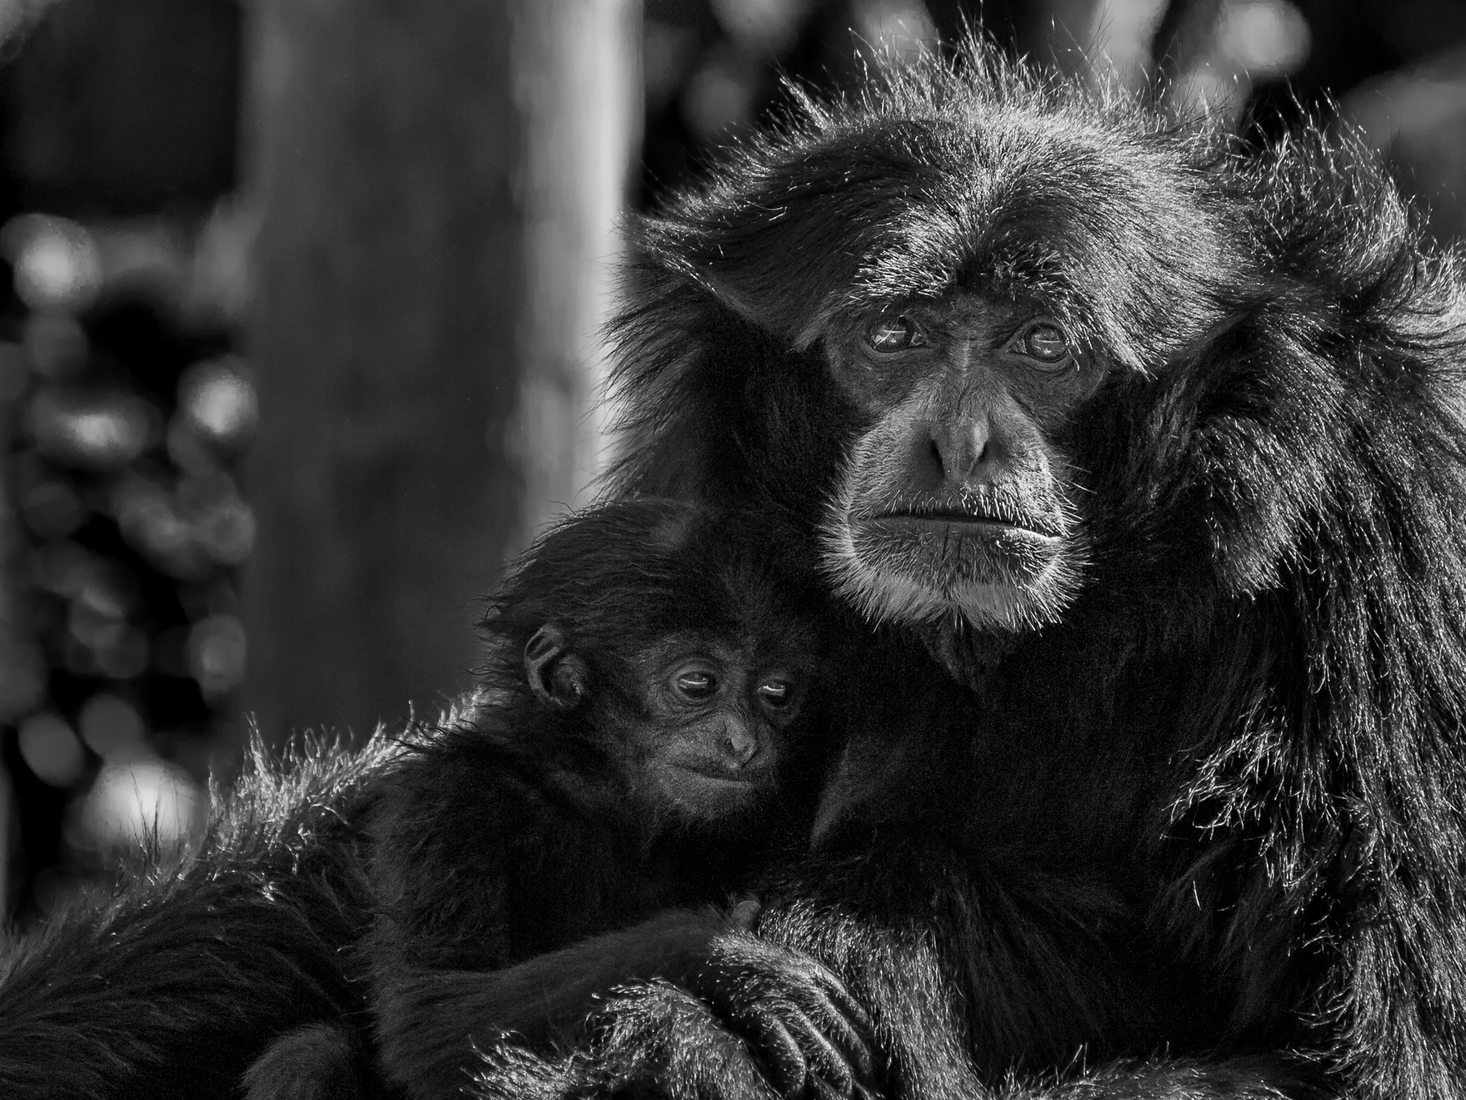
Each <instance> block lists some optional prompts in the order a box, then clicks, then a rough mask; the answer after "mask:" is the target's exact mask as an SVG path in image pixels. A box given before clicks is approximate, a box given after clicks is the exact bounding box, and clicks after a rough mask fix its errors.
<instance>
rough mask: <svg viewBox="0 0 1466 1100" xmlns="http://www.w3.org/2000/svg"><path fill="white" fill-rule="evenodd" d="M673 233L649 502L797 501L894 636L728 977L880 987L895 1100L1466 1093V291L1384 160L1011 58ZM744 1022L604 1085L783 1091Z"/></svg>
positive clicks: (639, 404) (691, 212)
mask: <svg viewBox="0 0 1466 1100" xmlns="http://www.w3.org/2000/svg"><path fill="white" fill-rule="evenodd" d="M638 249H639V250H638V253H637V259H636V261H635V263H634V265H633V267H632V270H631V273H630V276H629V306H628V307H627V309H626V310H625V312H624V314H623V315H622V316H621V318H620V320H619V323H618V326H617V333H618V336H619V349H618V354H619V366H618V374H617V391H618V395H619V397H620V399H621V400H622V401H623V402H624V403H625V408H626V413H625V417H624V420H623V422H622V430H623V433H624V437H623V439H624V449H623V451H622V457H621V460H620V464H619V466H618V467H617V469H616V471H615V474H614V485H615V487H616V489H617V491H619V492H621V493H627V494H634V493H654V494H659V495H673V496H681V497H685V498H689V499H694V500H709V501H718V502H728V501H735V502H740V503H742V504H745V505H749V506H754V507H758V508H762V509H764V510H765V511H766V512H767V513H768V514H770V515H773V514H779V515H781V516H792V517H796V519H797V520H800V521H802V522H803V525H804V538H805V549H804V550H803V553H805V554H807V555H808V556H809V557H810V558H811V559H812V560H818V561H819V562H820V563H821V564H822V566H823V568H824V571H825V574H826V576H827V577H828V581H829V583H830V585H831V586H832V588H833V590H834V591H835V592H836V593H837V594H838V595H839V596H840V597H841V598H842V599H843V600H845V601H847V602H848V603H849V604H850V605H852V606H853V607H855V608H857V609H859V610H860V611H862V612H863V613H864V615H865V616H866V618H867V619H868V620H869V621H870V623H872V624H874V625H875V626H876V627H878V628H879V630H880V631H881V632H882V633H883V634H884V635H886V639H885V641H883V642H881V643H879V644H881V645H884V646H886V647H887V652H886V653H885V654H884V655H882V654H880V653H879V652H878V651H876V652H870V653H867V654H866V656H865V660H866V661H867V663H868V668H867V669H866V671H864V672H862V673H859V674H856V675H854V676H852V677H851V678H850V679H851V682H853V683H859V684H863V685H864V690H863V691H861V692H859V693H857V694H856V695H854V696H853V697H852V699H850V700H848V701H847V702H848V704H849V706H850V708H851V714H850V718H849V721H850V722H851V724H852V727H853V729H854V734H853V739H852V742H851V744H850V746H849V748H848V749H847V751H846V753H845V756H844V759H843V763H842V764H841V767H840V770H839V772H838V774H837V775H836V777H835V780H834V782H833V783H832V786H831V788H830V790H829V791H828V792H827V795H826V799H825V805H824V806H823V807H822V811H821V822H820V829H819V831H820V836H821V847H820V854H819V855H818V856H817V857H816V858H812V859H810V860H807V861H805V862H804V863H802V864H801V865H800V866H797V867H795V868H793V869H791V870H790V871H789V872H788V873H787V874H785V875H783V876H780V877H779V878H778V879H777V880H776V881H775V882H774V883H772V884H771V885H770V887H769V888H768V890H767V891H766V893H765V895H764V898H763V900H764V909H763V912H762V917H761V920H760V922H759V925H758V928H757V934H756V936H754V935H748V934H744V933H734V934H729V935H728V936H726V937H725V938H724V939H723V941H722V942H721V943H720V944H719V945H718V946H717V947H716V948H715V951H714V954H715V955H716V954H719V953H721V955H722V957H724V958H725V959H726V960H729V961H730V963H733V964H736V960H737V959H738V958H740V957H742V956H743V955H744V954H745V953H748V952H751V951H754V950H756V948H757V945H759V944H765V945H766V944H776V945H779V946H781V947H785V948H793V949H797V950H799V951H803V952H806V953H807V954H808V955H809V956H811V957H812V958H814V959H817V960H819V961H821V962H823V963H824V964H826V965H827V966H829V967H830V968H831V969H833V970H834V972H835V973H837V974H838V975H840V976H841V978H843V980H844V981H845V982H846V983H847V984H848V987H849V989H850V990H851V991H852V993H853V994H854V995H855V996H856V998H857V999H858V1000H860V1001H861V1002H862V1003H863V1004H864V1006H865V1007H866V1008H867V1009H868V1010H869V1011H870V1013H871V1015H872V1017H873V1019H874V1026H875V1033H876V1036H877V1039H878V1043H879V1045H880V1047H881V1048H882V1051H883V1054H884V1064H883V1065H882V1066H881V1067H880V1068H879V1070H878V1072H877V1073H876V1075H875V1076H874V1077H873V1078H871V1079H869V1080H867V1084H869V1085H870V1086H871V1087H873V1088H875V1089H878V1090H880V1091H881V1092H883V1093H884V1094H885V1095H887V1096H890V1097H898V1096H899V1097H913V1098H923V1100H933V1098H937V1097H983V1096H1003V1097H1037V1096H1041V1097H1044V1098H1045V1100H1052V1098H1059V1097H1063V1098H1080V1097H1082V1098H1084V1100H1095V1098H1100V1097H1105V1098H1128V1100H1139V1098H1142V1097H1143V1098H1146V1100H1154V1098H1169V1100H1181V1098H1186V1100H1200V1098H1211V1100H1216V1098H1221V1097H1245V1098H1249V1100H1260V1098H1262V1097H1269V1098H1278V1097H1291V1098H1295V1100H1296V1098H1300V1097H1313V1096H1329V1097H1333V1096H1349V1097H1357V1098H1360V1100H1402V1098H1412V1100H1424V1098H1434V1100H1447V1098H1454V1097H1460V1096H1462V1095H1466V821H1463V813H1466V767H1463V764H1466V761H1463V754H1466V731H1463V723H1462V719H1463V712H1466V637H1463V631H1466V526H1463V523H1462V518H1461V517H1462V516H1463V515H1466V455H1463V449H1466V423H1463V416H1466V390H1463V373H1466V283H1463V278H1462V274H1461V271H1460V266H1459V260H1458V259H1457V258H1455V257H1454V256H1452V255H1451V254H1449V253H1446V252H1442V251H1438V250H1433V249H1432V248H1430V247H1427V246H1426V245H1425V244H1423V243H1422V242H1421V240H1420V239H1419V237H1418V235H1417V233H1416V231H1415V229H1414V228H1413V219H1412V216H1411V214H1410V212H1409V211H1408V210H1407V209H1405V207H1404V206H1403V205H1402V202H1401V200H1400V198H1399V196H1398V193H1397V191H1396V190H1395V188H1394V186H1393V185H1392V183H1391V182H1390V181H1389V179H1388V178H1387V175H1386V173H1385V172H1384V171H1383V170H1382V169H1381V168H1380V166H1379V165H1378V164H1376V163H1375V161H1374V160H1373V159H1372V158H1371V157H1370V155H1369V154H1367V153H1366V152H1365V151H1363V150H1362V149H1361V148H1359V147H1358V146H1357V145H1356V144H1355V143H1354V142H1352V141H1351V140H1350V139H1349V138H1348V137H1346V136H1328V135H1325V134H1324V133H1322V132H1308V133H1304V134H1301V135H1299V136H1295V137H1291V138H1289V139H1287V140H1285V141H1282V142H1280V143H1279V144H1277V145H1275V146H1273V147H1269V148H1264V149H1256V150H1242V149H1239V148H1237V147H1235V146H1234V145H1232V144H1230V143H1229V142H1228V141H1227V140H1226V138H1225V137H1224V136H1222V135H1220V134H1217V133H1214V132H1212V131H1211V130H1209V129H1208V127H1207V126H1206V125H1205V124H1197V125H1192V124H1177V123H1174V122H1173V121H1171V120H1169V119H1167V118H1164V117H1161V115H1160V114H1158V113H1155V112H1151V111H1149V110H1147V109H1145V108H1142V107H1139V106H1137V105H1136V104H1134V103H1133V102H1131V101H1129V100H1128V99H1123V98H1114V97H1109V96H1107V95H1104V94H1101V93H1098V92H1094V91H1091V90H1088V89H1084V88H1080V87H1077V86H1075V85H1073V84H1071V83H1062V82H1056V81H1053V80H1049V79H1046V78H1044V77H1042V76H1040V75H1037V74H1036V73H1034V72H1032V71H1030V70H1028V69H1026V68H1023V67H1021V66H1014V65H1010V64H1007V63H1004V62H1003V61H1000V60H999V59H997V58H996V57H994V56H992V55H991V54H990V53H989V52H987V51H986V50H985V49H984V48H983V47H981V46H972V45H969V46H968V47H967V48H966V49H965V50H964V51H963V52H962V54H961V56H960V57H959V58H958V59H957V60H956V61H955V62H951V63H949V62H946V61H943V60H940V59H938V58H936V57H925V58H922V59H918V60H916V61H914V62H909V61H908V62H892V63H890V65H889V66H888V67H887V68H885V69H883V70H882V71H879V72H875V73H873V74H871V76H870V78H869V81H868V83H867V84H866V86H865V87H864V88H862V89H861V91H860V93H859V94H858V95H856V96H854V97H851V98H848V99H843V100H835V101H819V100H816V99H814V98H812V97H810V96H807V95H803V94H797V95H796V103H795V105H794V107H793V109H792V110H791V114H790V117H789V118H787V119H786V120H785V121H784V122H783V123H782V124H781V125H779V126H777V127H776V128H774V129H771V130H770V131H768V132H766V133H763V134H762V135H760V136H758V137H757V138H756V139H753V140H750V141H747V142H745V143H743V144H741V145H740V146H739V147H737V148H735V149H733V150H731V151H730V152H729V154H728V156H727V158H726V160H725V161H724V162H723V163H722V165H721V167H720V168H718V169H717V170H715V171H714V172H713V173H712V174H711V176H710V177H709V178H708V179H707V181H706V182H705V184H704V185H702V186H700V187H699V188H697V189H694V190H691V191H688V192H687V193H684V194H681V195H678V196H675V197H674V198H673V199H672V200H671V201H670V203H669V204H668V205H667V207H666V208H665V210H664V211H663V212H662V213H661V214H660V215H659V216H657V217H655V218H652V219H650V220H648V221H647V222H646V223H645V224H644V225H643V226H642V229H641V232H640V240H639V245H638ZM854 667H859V666H854ZM949 677H950V678H951V679H952V680H955V681H956V682H957V683H959V684H960V685H962V688H961V694H962V695H964V696H965V697H966V699H967V703H966V705H964V704H963V701H962V700H960V699H959V700H956V701H951V700H948V701H946V702H943V703H942V704H941V706H940V707H937V708H935V710H933V708H932V707H931V706H930V701H931V700H932V699H933V698H936V697H938V696H945V695H947V694H948V693H950V691H951V690H952V689H951V688H950V686H948V683H947V682H946V681H948V678H949ZM913 707H914V708H915V709H916V711H917V712H918V713H920V712H922V711H923V710H928V711H931V713H928V714H927V715H926V716H925V717H924V718H923V720H922V721H921V722H914V721H911V720H909V719H908V718H906V717H903V716H905V715H906V714H908V712H909V710H910V708H913ZM757 981H758V984H759V987H760V989H761V990H765V991H771V992H769V995H770V997H771V999H776V992H777V983H773V984H772V985H771V983H770V979H769V976H768V975H767V974H760V975H759V977H758V979H757ZM722 996H723V993H722V991H721V990H713V991H712V992H711V993H709V992H708V991H706V990H704V989H702V988H700V987H699V985H698V983H697V982H696V981H693V982H691V983H681V984H669V983H661V984H652V985H648V986H645V987H638V988H634V989H630V990H628V991H626V992H625V993H624V994H623V995H621V996H620V997H619V998H617V999H615V1000H613V1001H611V1002H610V1003H609V1004H608V1005H607V1006H606V1007H605V1009H604V1011H603V1012H602V1013H601V1016H600V1019H599V1039H598V1042H597V1043H596V1044H594V1045H593V1046H592V1048H591V1049H589V1050H588V1051H584V1052H582V1053H581V1054H579V1055H577V1056H576V1057H575V1058H574V1059H572V1063H573V1064H572V1065H571V1067H570V1068H571V1069H573V1070H575V1071H576V1073H579V1074H580V1076H574V1074H572V1077H574V1080H575V1081H576V1082H577V1084H575V1085H574V1086H572V1087H571V1091H574V1090H575V1089H579V1090H580V1091H582V1092H589V1093H605V1092H611V1091H614V1090H617V1089H627V1090H630V1091H631V1092H632V1093H634V1094H637V1095H640V1094H642V1093H643V1092H653V1093H658V1092H660V1093H664V1094H666V1095H670V1096H673V1097H678V1098H681V1097H684V1096H693V1095H695V1096H698V1097H720V1096H725V1097H734V1096H737V1097H742V1096H753V1095H767V1094H768V1092H767V1091H765V1088H764V1086H763V1085H761V1084H759V1082H758V1081H757V1080H756V1076H755V1075H754V1074H751V1073H733V1072H731V1071H730V1069H729V1066H730V1065H732V1064H733V1061H734V1060H735V1057H736V1056H737V1054H738V1051H739V1048H738V1047H737V1045H736V1044H732V1043H730V1042H729V1041H728V1037H729V1035H732V1036H734V1037H735V1038H736V1037H737V1036H738V1034H739V1032H738V1030H737V1029H736V1028H733V1027H731V1025H728V1024H727V1022H726V1021H723V1020H721V1019H720V1018H719V1014H718V1011H717V1006H718V1004H719V1003H720V998H721V997H722ZM699 1006H704V1007H707V1008H708V1009H709V1010H708V1011H705V1012H702V1013H701V1014H699V1012H698V1011H696V1010H697V1008H698V1007H699ZM668 1021H675V1024H671V1023H669V1022H668ZM501 1053H502V1055H503V1060H501V1061H498V1062H495V1063H494V1064H493V1065H492V1066H491V1068H490V1069H489V1070H488V1071H487V1072H486V1073H485V1075H484V1080H483V1086H484V1088H485V1090H486V1092H488V1093H498V1094H509V1095H516V1094H517V1095H527V1094H529V1093H530V1092H531V1091H532V1090H534V1089H535V1088H538V1087H540V1086H541V1085H542V1084H543V1082H542V1081H540V1080H539V1079H538V1075H539V1073H540V1071H542V1070H544V1067H543V1066H538V1065H536V1064H534V1063H533V1062H532V1060H529V1059H519V1058H517V1057H515V1056H513V1052H512V1051H507V1050H506V1051H504V1052H501ZM755 1056H756V1053H755ZM710 1059H713V1060H715V1061H716V1063H717V1066H716V1067H715V1068H714V1067H710V1065H709V1060H710ZM506 1063H507V1064H506ZM565 1071H566V1067H565V1066H564V1065H561V1066H558V1067H556V1069H555V1072H556V1073H560V1074H561V1076H560V1077H559V1078H557V1080H560V1081H564V1080H565V1079H566V1078H565V1077H564V1075H563V1074H564V1073H565Z"/></svg>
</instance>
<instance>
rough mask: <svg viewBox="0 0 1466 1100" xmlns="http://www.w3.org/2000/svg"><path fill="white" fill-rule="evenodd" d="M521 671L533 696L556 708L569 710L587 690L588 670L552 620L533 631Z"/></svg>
mask: <svg viewBox="0 0 1466 1100" xmlns="http://www.w3.org/2000/svg"><path fill="white" fill-rule="evenodd" d="M524 671H525V675H526V676H528V677H529V688H530V690H531V691H533V692H534V697H535V698H536V699H538V700H539V701H540V702H541V703H544V704H545V705H546V706H551V707H554V708H556V709H557V710H571V709H572V708H574V707H577V706H579V705H580V703H581V702H582V701H583V700H584V699H585V697H586V696H587V695H588V694H589V688H588V684H587V681H588V680H589V670H588V669H587V668H586V666H585V662H584V661H582V660H581V659H580V658H579V657H577V656H575V654H573V653H571V652H569V651H568V650H567V649H566V645H565V635H564V634H563V633H562V632H561V631H560V628H559V627H558V626H556V625H555V624H554V623H546V624H545V625H544V626H542V627H540V628H539V629H538V630H536V631H535V632H534V635H533V637H531V638H530V640H529V641H528V642H526V643H525V646H524Z"/></svg>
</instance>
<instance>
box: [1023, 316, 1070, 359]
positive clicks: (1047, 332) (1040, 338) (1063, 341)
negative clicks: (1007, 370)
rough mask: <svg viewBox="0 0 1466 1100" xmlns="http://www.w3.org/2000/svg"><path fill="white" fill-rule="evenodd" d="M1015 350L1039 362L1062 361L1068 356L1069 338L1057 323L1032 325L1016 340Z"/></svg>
mask: <svg viewBox="0 0 1466 1100" xmlns="http://www.w3.org/2000/svg"><path fill="white" fill-rule="evenodd" d="M1017 350H1018V351H1020V352H1021V353H1022V354H1024V355H1026V356H1028V357H1029V358H1030V359H1037V360H1038V361H1039V362H1040V363H1062V362H1063V361H1064V360H1066V359H1068V358H1069V356H1070V354H1071V353H1070V351H1069V339H1068V337H1066V336H1065V335H1064V330H1063V329H1061V328H1060V327H1059V326H1058V325H1051V324H1048V323H1047V322H1040V323H1039V324H1036V325H1032V326H1031V327H1029V329H1028V330H1027V331H1026V332H1024V334H1023V335H1022V336H1021V337H1020V338H1019V340H1018V346H1017Z"/></svg>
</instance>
